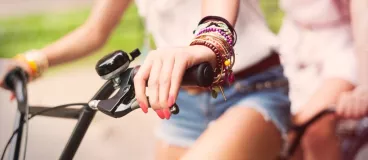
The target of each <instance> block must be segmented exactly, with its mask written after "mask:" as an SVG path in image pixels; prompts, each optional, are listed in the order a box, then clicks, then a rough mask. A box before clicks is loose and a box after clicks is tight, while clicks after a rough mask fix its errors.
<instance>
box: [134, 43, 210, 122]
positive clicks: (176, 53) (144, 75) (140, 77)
mask: <svg viewBox="0 0 368 160" xmlns="http://www.w3.org/2000/svg"><path fill="white" fill-rule="evenodd" d="M215 61H216V56H215V54H214V53H213V52H212V50H211V49H209V48H207V47H205V46H188V47H181V48H162V49H157V50H154V51H151V52H150V53H149V54H148V56H147V58H146V59H145V61H144V63H143V64H142V66H141V67H140V69H139V71H138V73H137V74H136V76H135V77H134V85H135V92H136V98H137V101H138V102H139V105H140V107H141V109H142V110H143V112H145V113H147V112H148V106H151V108H152V109H153V110H155V111H156V113H157V115H158V116H159V117H160V118H161V119H164V118H166V119H169V118H170V116H171V113H170V111H169V107H170V106H172V105H173V104H174V103H175V101H176V97H177V96H178V92H179V88H180V84H181V81H182V78H183V75H184V73H185V71H186V69H188V68H190V67H192V66H194V65H196V64H199V63H202V62H210V63H211V64H212V66H215V63H216V62H215ZM147 81H148V83H147ZM146 84H148V86H147V90H146ZM146 93H147V96H148V97H149V98H148V99H147V96H146Z"/></svg>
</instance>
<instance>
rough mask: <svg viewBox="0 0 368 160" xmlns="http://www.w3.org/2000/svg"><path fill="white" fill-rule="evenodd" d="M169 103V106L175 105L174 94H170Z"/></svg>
mask: <svg viewBox="0 0 368 160" xmlns="http://www.w3.org/2000/svg"><path fill="white" fill-rule="evenodd" d="M167 103H168V104H169V107H171V106H172V105H174V96H170V97H169V100H168V101H167Z"/></svg>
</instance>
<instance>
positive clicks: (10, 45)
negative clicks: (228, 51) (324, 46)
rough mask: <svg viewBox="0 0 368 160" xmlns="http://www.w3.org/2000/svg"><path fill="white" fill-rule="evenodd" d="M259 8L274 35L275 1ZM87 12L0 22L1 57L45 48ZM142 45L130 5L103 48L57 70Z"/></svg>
mask: <svg viewBox="0 0 368 160" xmlns="http://www.w3.org/2000/svg"><path fill="white" fill-rule="evenodd" d="M261 5H262V8H263V11H264V13H265V15H266V20H267V22H268V24H269V26H270V28H271V30H272V31H274V32H275V33H276V32H277V31H278V29H279V26H280V20H281V18H282V16H283V14H282V12H281V11H280V10H279V9H278V7H277V5H278V1H271V0H261ZM89 11H90V10H89V9H88V8H84V9H78V10H71V11H70V10H68V11H66V12H60V13H47V14H45V13H42V14H33V15H26V16H23V17H9V18H2V19H0V57H6V58H10V57H13V56H14V55H16V54H17V53H22V52H24V51H27V50H29V49H37V48H42V47H44V46H45V45H47V44H49V43H51V42H53V41H55V40H57V39H59V38H60V37H62V36H63V35H65V34H67V33H69V32H71V31H73V30H74V29H75V28H77V27H78V26H79V25H81V24H82V23H83V22H84V21H85V20H86V19H87V17H88V15H89ZM86 40H88V39H87V38H86ZM142 44H143V26H142V24H141V21H140V18H139V16H138V14H137V8H136V6H134V5H133V6H131V7H130V8H129V9H128V11H127V12H126V14H125V16H124V17H123V18H122V22H121V23H120V25H119V26H118V27H117V29H116V30H115V31H114V33H113V34H112V36H111V37H110V39H109V41H108V43H107V44H106V45H105V46H104V47H103V48H102V49H100V50H99V51H97V52H96V53H95V54H94V55H92V56H89V57H87V58H83V59H80V60H78V61H76V62H73V63H71V64H67V65H62V66H60V67H56V68H58V69H60V68H65V67H67V68H70V67H74V66H75V65H83V64H91V63H95V61H96V60H97V59H99V58H100V57H102V56H103V55H105V54H107V53H109V52H111V51H114V50H117V49H122V50H126V51H130V50H133V49H134V48H137V47H140V46H142Z"/></svg>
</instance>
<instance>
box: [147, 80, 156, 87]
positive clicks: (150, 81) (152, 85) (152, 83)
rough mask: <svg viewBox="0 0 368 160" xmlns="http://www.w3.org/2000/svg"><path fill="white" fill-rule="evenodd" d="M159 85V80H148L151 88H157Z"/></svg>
mask: <svg viewBox="0 0 368 160" xmlns="http://www.w3.org/2000/svg"><path fill="white" fill-rule="evenodd" d="M157 86H158V80H148V87H149V88H156V87H157Z"/></svg>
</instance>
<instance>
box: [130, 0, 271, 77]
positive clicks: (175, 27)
mask: <svg viewBox="0 0 368 160" xmlns="http://www.w3.org/2000/svg"><path fill="white" fill-rule="evenodd" d="M136 3H137V6H138V9H139V13H140V14H141V15H142V16H143V17H144V18H145V21H146V26H147V29H148V31H149V32H151V33H152V35H153V37H154V39H155V43H156V46H157V47H166V46H186V45H189V44H190V42H191V40H192V39H193V38H194V37H193V30H194V29H195V28H196V27H197V25H198V22H199V21H200V19H201V1H200V0H136ZM235 30H236V32H237V35H238V40H237V44H236V45H235V54H236V61H235V64H234V68H233V70H234V72H237V71H239V70H242V69H244V68H246V67H249V66H250V65H252V64H254V63H256V62H258V61H260V60H261V59H263V58H264V57H266V56H267V55H269V53H270V52H269V51H270V48H271V47H273V46H275V45H276V42H277V41H276V37H275V35H274V34H273V33H272V32H271V31H270V30H269V29H268V27H267V24H266V23H265V21H264V17H263V16H262V14H261V10H260V7H259V5H258V1H257V0H242V1H241V5H240V11H239V16H238V20H237V23H236V26H235Z"/></svg>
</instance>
